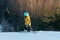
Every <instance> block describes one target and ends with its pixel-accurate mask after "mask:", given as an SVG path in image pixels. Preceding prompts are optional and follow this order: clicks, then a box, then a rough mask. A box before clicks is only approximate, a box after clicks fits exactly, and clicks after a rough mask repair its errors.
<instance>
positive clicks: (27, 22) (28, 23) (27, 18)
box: [24, 12, 32, 31]
mask: <svg viewBox="0 0 60 40" xmlns="http://www.w3.org/2000/svg"><path fill="white" fill-rule="evenodd" d="M24 19H25V30H27V31H30V30H32V27H31V19H30V16H29V13H28V12H24Z"/></svg>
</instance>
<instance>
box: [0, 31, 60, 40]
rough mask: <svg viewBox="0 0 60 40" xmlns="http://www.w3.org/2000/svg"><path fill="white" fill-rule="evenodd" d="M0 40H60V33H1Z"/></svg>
mask: <svg viewBox="0 0 60 40" xmlns="http://www.w3.org/2000/svg"><path fill="white" fill-rule="evenodd" d="M0 40H60V32H54V31H36V32H0Z"/></svg>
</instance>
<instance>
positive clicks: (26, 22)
mask: <svg viewBox="0 0 60 40" xmlns="http://www.w3.org/2000/svg"><path fill="white" fill-rule="evenodd" d="M25 25H27V26H31V20H30V16H26V17H25Z"/></svg>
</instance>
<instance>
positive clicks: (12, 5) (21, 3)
mask: <svg viewBox="0 0 60 40" xmlns="http://www.w3.org/2000/svg"><path fill="white" fill-rule="evenodd" d="M7 7H8V10H9V14H8V13H7V14H6V8H7ZM25 11H28V12H29V13H30V16H31V21H32V28H33V30H36V31H37V30H48V31H60V0H0V24H1V25H3V31H16V32H17V31H23V30H24V16H23V13H24V12H25Z"/></svg>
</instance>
